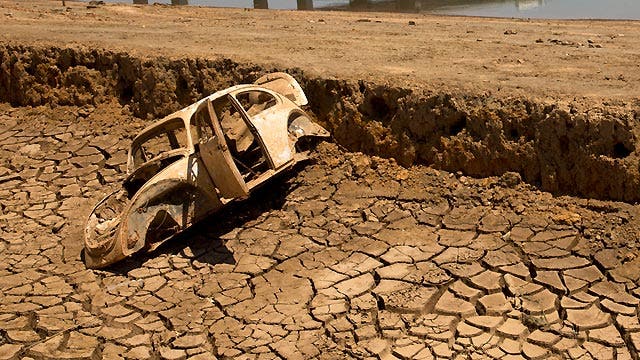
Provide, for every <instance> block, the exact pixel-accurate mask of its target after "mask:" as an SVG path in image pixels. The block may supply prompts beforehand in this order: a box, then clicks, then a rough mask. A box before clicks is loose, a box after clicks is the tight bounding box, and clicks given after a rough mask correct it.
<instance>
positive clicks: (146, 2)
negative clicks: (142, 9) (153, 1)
mask: <svg viewBox="0 0 640 360" xmlns="http://www.w3.org/2000/svg"><path fill="white" fill-rule="evenodd" d="M133 3H134V4H142V5H149V0H133Z"/></svg>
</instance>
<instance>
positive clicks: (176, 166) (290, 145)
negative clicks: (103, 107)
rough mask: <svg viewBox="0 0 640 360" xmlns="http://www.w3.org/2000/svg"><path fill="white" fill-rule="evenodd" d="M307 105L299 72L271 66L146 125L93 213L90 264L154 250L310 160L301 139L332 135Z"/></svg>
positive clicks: (87, 256) (87, 232)
mask: <svg viewBox="0 0 640 360" xmlns="http://www.w3.org/2000/svg"><path fill="white" fill-rule="evenodd" d="M306 104H307V98H306V96H305V94H304V92H303V91H302V88H301V87H300V85H299V84H298V82H297V81H296V80H295V79H294V78H293V77H291V76H290V75H288V74H285V73H272V74H268V75H265V76H263V77H261V78H260V79H258V80H257V81H256V82H255V83H254V84H248V85H237V86H234V87H231V88H228V89H226V90H222V91H218V92H216V93H214V94H212V95H210V96H208V97H206V98H204V99H202V100H200V101H198V102H196V103H195V104H192V105H190V106H188V107H186V108H184V109H182V110H180V111H177V112H175V113H173V114H171V115H169V116H167V117H165V118H164V119H162V120H159V121H157V122H156V123H154V124H152V125H150V126H149V127H147V128H146V129H144V130H143V131H142V132H141V133H140V134H138V135H137V136H136V137H135V138H134V139H133V141H132V144H131V147H130V148H129V153H128V161H127V177H126V179H125V180H124V183H123V186H122V188H121V189H119V190H117V191H115V192H113V193H111V194H110V195H108V196H106V197H105V198H104V199H102V200H101V201H100V202H98V204H97V205H96V206H95V207H94V209H93V210H92V212H91V214H90V215H89V219H88V221H87V225H86V228H85V234H84V237H85V238H84V242H85V244H84V245H85V251H84V258H85V263H86V265H87V267H89V268H102V267H105V266H108V265H110V264H113V263H115V262H117V261H119V260H122V259H124V258H125V257H127V256H130V255H131V254H133V253H136V252H138V251H140V250H143V249H147V250H153V249H155V248H157V247H158V246H159V245H160V244H161V243H162V242H163V241H165V240H167V239H169V238H170V237H172V236H173V235H175V234H177V233H179V232H181V231H183V230H184V229H186V228H187V227H189V226H190V225H192V224H194V223H196V222H198V221H200V220H202V219H203V218H204V217H206V216H208V215H210V214H212V213H214V212H216V211H218V210H220V209H221V208H222V207H223V206H224V205H225V204H227V203H229V202H231V201H234V200H238V199H242V198H246V197H247V196H248V195H249V194H250V193H251V191H252V190H253V189H255V188H256V187H258V186H260V185H261V184H263V183H264V182H265V181H267V180H268V179H270V178H272V177H273V176H274V175H276V174H278V173H281V172H283V171H285V170H287V169H290V168H291V167H292V166H293V165H294V164H295V163H297V162H298V161H300V160H303V159H305V158H306V156H307V154H308V149H306V147H305V148H301V145H302V144H303V143H307V142H306V141H301V139H302V138H308V137H311V138H318V137H320V138H321V137H327V136H329V133H328V132H327V131H326V130H325V129H324V128H322V127H321V126H320V125H318V124H316V123H314V122H313V121H312V120H311V118H310V117H309V115H307V114H306V113H305V112H304V111H303V110H302V109H301V108H300V106H303V105H306Z"/></svg>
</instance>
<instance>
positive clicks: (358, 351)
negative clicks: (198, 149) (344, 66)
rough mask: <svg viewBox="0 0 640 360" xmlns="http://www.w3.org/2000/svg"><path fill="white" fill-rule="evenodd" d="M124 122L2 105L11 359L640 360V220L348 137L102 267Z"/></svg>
mask: <svg viewBox="0 0 640 360" xmlns="http://www.w3.org/2000/svg"><path fill="white" fill-rule="evenodd" d="M114 109H118V105H117V104H105V105H103V106H98V107H96V108H91V107H86V108H81V109H79V108H77V107H66V106H58V107H56V108H55V109H51V108H50V107H47V106H41V107H35V108H11V107H9V106H8V105H3V106H2V107H1V108H0V118H1V119H2V125H1V127H0V139H1V140H0V146H1V150H0V151H1V153H2V162H3V163H2V165H0V178H1V179H2V183H1V184H0V195H1V196H2V199H3V200H2V214H1V216H2V217H1V219H2V221H1V222H0V229H1V230H0V235H1V238H2V240H3V241H2V243H1V245H0V246H1V248H0V253H1V254H2V262H1V264H2V265H1V267H0V290H1V291H0V359H17V358H25V357H31V358H34V359H62V358H65V359H95V358H106V359H117V358H127V359H159V358H162V359H183V358H186V357H189V358H202V359H210V358H212V357H214V356H215V357H218V358H226V357H238V358H256V359H274V358H288V359H289V358H291V359H296V358H325V359H337V358H354V357H357V358H368V357H373V358H375V357H378V358H383V359H395V358H398V359H432V358H464V359H467V358H478V359H485V358H496V359H498V358H500V359H506V358H510V357H524V358H527V359H544V358H558V359H560V358H567V357H571V358H582V359H630V358H637V353H638V350H640V323H639V322H638V313H637V309H638V305H639V304H640V288H639V287H638V284H639V277H640V273H639V272H638V268H639V266H638V265H639V262H640V258H638V257H637V254H638V245H639V243H638V242H637V240H636V239H637V237H638V233H639V232H640V228H639V227H638V225H637V224H638V218H639V216H640V214H638V207H637V206H632V205H628V204H626V203H618V202H604V201H598V200H587V199H577V198H573V197H566V196H565V197H554V196H552V195H551V194H549V193H546V192H542V191H539V190H536V189H535V188H533V187H532V186H530V185H527V184H525V183H523V182H522V181H521V180H520V177H519V176H518V175H517V174H515V173H506V174H504V175H503V176H501V177H489V178H484V179H473V178H468V177H465V176H461V175H459V174H458V175H455V174H452V173H448V172H445V171H440V170H434V169H432V168H426V167H421V166H416V167H412V168H410V169H405V168H402V167H400V166H399V165H397V164H396V163H395V162H393V161H391V160H385V159H382V158H379V157H370V156H367V155H363V154H357V153H346V152H344V151H342V150H339V149H338V147H337V146H336V145H334V144H328V143H324V144H321V145H320V146H319V148H318V150H317V152H316V153H315V155H314V158H313V160H312V161H311V163H309V164H307V165H305V166H302V167H300V168H298V169H297V171H296V172H295V173H293V174H291V175H290V176H288V177H283V178H280V179H277V180H276V181H275V182H274V183H273V184H272V185H271V186H269V187H267V188H265V189H263V190H262V191H259V192H258V193H256V194H254V196H253V197H252V198H251V199H250V200H248V201H247V202H245V203H239V204H237V205H236V206H233V207H232V208H230V209H229V210H228V211H225V213H224V214H221V215H219V216H214V217H211V218H210V219H209V220H207V221H205V222H204V223H203V224H201V225H199V226H196V227H195V228H194V229H192V230H191V231H189V232H187V233H186V234H184V235H183V236H180V237H178V238H176V239H174V240H173V241H171V242H169V243H168V244H167V246H164V247H162V248H161V249H159V250H158V251H156V252H155V253H153V254H149V255H144V254H142V255H141V256H138V257H136V258H134V259H130V260H127V261H125V262H123V263H120V264H118V265H116V266H114V267H113V268H111V269H108V270H106V271H97V270H88V269H86V268H85V266H84V264H83V262H82V261H81V255H80V250H81V247H82V240H81V239H82V236H81V232H82V226H83V220H84V218H85V216H86V215H87V213H88V211H89V210H90V208H91V206H92V205H93V204H94V203H95V201H96V200H98V199H99V198H100V197H101V196H103V195H104V194H105V193H107V192H108V191H109V190H111V189H114V188H116V187H117V186H118V184H119V181H120V180H122V178H123V176H124V175H123V171H124V168H125V151H126V148H127V146H128V145H129V141H130V137H131V134H132V133H135V131H137V130H139V129H140V128H141V127H142V126H144V125H145V124H146V122H145V121H143V120H140V119H136V118H134V117H132V116H131V115H130V114H129V113H128V111H127V109H124V108H120V109H119V111H118V112H114V111H113V110H114ZM113 122H116V123H118V124H126V125H117V126H114V125H112V123H113ZM15 175H18V176H15Z"/></svg>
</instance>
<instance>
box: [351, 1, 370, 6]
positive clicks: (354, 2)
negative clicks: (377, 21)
mask: <svg viewBox="0 0 640 360" xmlns="http://www.w3.org/2000/svg"><path fill="white" fill-rule="evenodd" d="M364 5H369V0H349V6H364Z"/></svg>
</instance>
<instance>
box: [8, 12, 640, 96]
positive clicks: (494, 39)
mask: <svg viewBox="0 0 640 360" xmlns="http://www.w3.org/2000/svg"><path fill="white" fill-rule="evenodd" d="M67 4H68V7H67V8H62V7H61V4H60V2H59V1H50V0H23V1H7V0H2V1H0V18H1V19H2V21H0V41H1V42H5V43H6V42H12V43H18V44H28V45H39V44H40V45H42V44H44V45H47V46H50V45H55V46H62V47H66V46H73V47H82V46H89V47H91V48H106V49H109V50H114V51H125V52H128V53H131V54H135V55H136V56H139V57H144V56H151V57H155V56H158V55H163V56H170V57H178V58H182V57H185V56H186V57H206V58H216V57H225V58H230V59H232V60H234V61H237V62H241V63H247V62H252V63H256V64H260V65H262V66H265V65H277V66H278V67H300V68H302V69H304V70H307V71H312V72H314V73H316V74H317V75H319V76H322V77H331V76H334V77H337V78H340V79H355V80H360V79H365V80H369V81H374V82H377V83H388V84H393V85H396V86H400V87H414V88H415V87H428V88H431V89H438V90H442V89H444V90H447V91H459V90H461V91H464V92H468V93H470V94H483V93H487V92H488V93H492V94H494V95H495V96H500V97H510V96H513V95H516V94H525V95H535V96H538V97H542V98H552V99H554V100H557V99H559V98H567V99H573V98H574V97H576V96H577V97H589V98H595V99H624V100H628V99H637V97H638V94H639V93H640V91H639V90H640V81H638V80H640V71H639V70H640V50H639V49H640V36H639V35H640V27H638V26H637V22H634V21H556V20H553V21H550V20H549V21H548V20H519V19H490V18H465V17H442V16H432V15H418V14H392V13H350V12H335V11H334V12H327V11H313V12H309V11H274V10H248V11H247V10H243V9H214V8H204V7H194V6H188V7H171V6H133V5H126V4H107V5H104V6H99V7H97V8H91V9H88V8H87V3H83V2H70V1H67ZM410 21H412V22H415V25H409V22H410Z"/></svg>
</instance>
